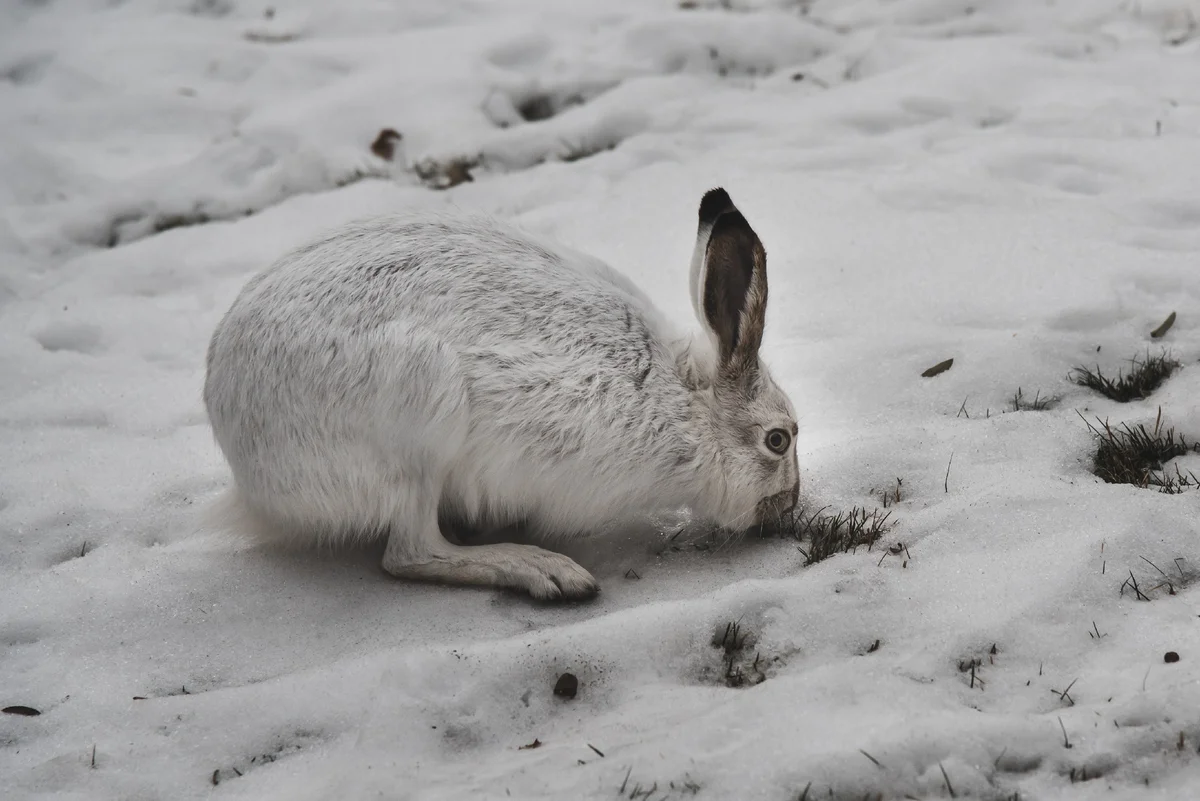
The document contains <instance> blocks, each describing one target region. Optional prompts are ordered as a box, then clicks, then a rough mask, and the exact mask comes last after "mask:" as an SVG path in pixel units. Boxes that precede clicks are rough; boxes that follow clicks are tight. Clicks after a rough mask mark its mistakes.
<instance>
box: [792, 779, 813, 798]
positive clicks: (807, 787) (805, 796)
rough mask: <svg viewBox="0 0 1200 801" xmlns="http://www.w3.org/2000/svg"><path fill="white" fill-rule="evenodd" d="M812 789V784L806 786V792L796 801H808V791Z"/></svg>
mask: <svg viewBox="0 0 1200 801" xmlns="http://www.w3.org/2000/svg"><path fill="white" fill-rule="evenodd" d="M811 789H812V782H809V783H808V784H806V785H804V792H802V793H801V794H800V797H799V798H797V799H796V801H808V791H809V790H811Z"/></svg>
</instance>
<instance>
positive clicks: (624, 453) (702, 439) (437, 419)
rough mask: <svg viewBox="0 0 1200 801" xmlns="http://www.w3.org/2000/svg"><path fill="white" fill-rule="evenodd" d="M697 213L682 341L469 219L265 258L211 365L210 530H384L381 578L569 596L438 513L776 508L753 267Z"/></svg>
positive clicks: (217, 339) (528, 564)
mask: <svg viewBox="0 0 1200 801" xmlns="http://www.w3.org/2000/svg"><path fill="white" fill-rule="evenodd" d="M717 193H719V194H717ZM718 201H719V202H718ZM705 204H707V205H702V208H701V222H700V231H699V236H698V241H697V245H696V253H695V255H694V256H693V263H692V292H693V302H694V306H695V308H696V310H697V314H698V316H699V318H700V322H701V324H702V327H703V329H704V331H705V336H702V337H699V338H696V339H693V338H690V337H679V336H677V335H676V334H674V333H673V332H671V331H670V330H669V328H668V326H667V324H666V322H665V321H664V320H663V318H662V316H661V315H660V314H659V312H658V311H657V310H656V309H655V308H654V307H653V305H652V304H651V303H650V301H649V300H648V299H647V298H646V297H645V295H643V294H642V293H641V292H640V291H639V290H638V289H637V288H636V287H635V286H634V285H633V284H632V283H631V282H630V281H629V280H628V279H627V278H625V277H624V276H622V275H621V274H620V273H618V272H616V271H615V270H613V269H611V268H610V267H608V266H607V265H605V264H604V263H602V262H600V261H598V260H596V259H594V258H591V257H589V256H585V255H581V254H578V253H575V252H572V251H570V250H568V249H566V248H564V247H562V246H560V245H555V244H551V243H547V242H543V241H540V240H539V239H537V238H535V237H533V236H531V235H529V234H527V233H524V232H522V231H520V230H518V229H515V228H513V227H510V226H508V225H505V224H503V223H500V222H498V221H495V220H492V219H489V218H486V217H481V216H472V215H446V214H429V213H423V214H415V215H406V216H393V217H384V218H379V219H372V220H366V221H363V222H359V223H355V224H352V225H349V226H346V227H344V228H342V229H340V230H338V231H336V232H335V233H332V234H330V235H328V236H325V237H324V238H322V239H319V240H318V241H316V242H313V243H312V244H309V245H307V246H305V247H302V248H299V249H297V250H295V251H293V252H292V253H290V254H288V255H286V256H284V257H283V258H282V259H280V260H279V261H278V262H276V263H275V264H274V265H272V266H271V267H269V268H268V269H267V270H266V271H264V272H263V273H261V274H259V275H258V276H256V277H255V278H253V279H252V280H251V281H250V282H249V283H248V284H247V285H246V287H245V288H244V289H243V290H242V292H241V294H240V295H239V296H238V298H237V300H236V301H235V302H234V304H233V306H232V308H231V309H230V310H229V312H228V313H227V314H226V315H225V317H224V319H223V320H222V321H221V323H220V324H219V325H218V327H217V330H216V332H215V333H214V335H213V338H212V342H211V344H210V346H209V351H208V375H207V381H206V384H205V389H204V400H205V404H206V405H207V408H208V414H209V418H210V420H211V421H212V426H213V431H214V433H215V435H216V439H217V442H218V443H219V445H220V447H221V450H222V451H223V452H224V454H225V456H226V458H227V459H228V461H229V464H230V466H231V467H232V470H233V477H234V483H235V489H234V490H232V492H231V493H230V495H229V497H228V499H227V502H226V510H227V511H228V512H230V513H232V516H231V518H230V523H231V525H233V526H235V527H240V528H242V529H244V530H246V531H248V532H255V533H258V534H260V535H263V534H265V533H269V534H270V536H274V537H277V538H282V539H285V540H288V541H293V542H296V541H300V542H303V541H314V542H315V541H320V540H322V539H330V538H347V537H358V538H366V537H387V539H388V543H387V549H386V551H385V554H384V565H383V566H384V568H385V569H386V570H387V571H388V572H390V573H392V574H394V575H397V576H401V577H406V578H412V579H419V580H433V581H443V582H448V583H457V584H478V585H490V586H506V587H513V588H518V589H523V590H526V591H528V592H529V593H531V594H532V595H534V596H535V597H540V598H557V597H566V598H575V597H583V596H587V595H589V594H592V593H594V592H595V591H596V589H597V587H596V583H595V580H594V579H593V578H592V577H591V575H589V574H588V573H587V571H585V570H584V569H583V568H581V567H579V566H578V565H577V564H575V563H574V562H573V561H571V560H570V559H568V558H567V557H565V556H563V555H561V554H557V553H553V552H550V551H547V550H544V549H541V548H537V547H534V546H531V545H522V544H514V543H499V544H492V545H476V546H462V545H457V544H453V543H451V542H450V541H448V540H447V539H446V537H444V536H443V533H442V532H441V530H440V529H439V524H438V518H439V512H440V513H441V516H442V517H443V519H446V518H453V519H457V520H461V521H463V522H464V523H465V524H467V525H471V526H477V527H480V526H489V525H504V524H508V523H512V522H515V521H524V522H526V523H528V524H530V525H532V526H534V527H536V528H537V529H539V530H541V531H542V532H545V533H548V534H553V535H560V536H571V535H573V534H578V533H581V532H585V531H588V530H593V529H595V528H597V527H598V526H601V525H605V524H611V523H614V522H620V521H623V520H632V519H636V518H638V517H643V516H645V515H647V514H649V513H653V512H655V511H661V510H669V509H675V508H679V507H681V506H687V507H690V508H691V509H692V510H693V511H694V513H695V514H696V515H698V516H701V517H704V518H707V519H711V520H713V521H715V522H716V523H718V524H720V525H723V526H727V527H730V528H735V529H740V528H746V527H748V526H750V525H752V524H754V523H756V522H757V521H758V520H759V519H760V518H762V517H763V516H764V515H767V514H777V513H778V512H780V511H782V510H784V509H787V508H790V507H791V506H792V505H794V504H795V502H796V494H797V492H798V472H797V465H796V455H795V445H794V443H793V442H792V439H793V435H794V433H795V422H794V414H793V411H792V408H791V404H790V403H789V401H788V399H787V397H786V396H785V395H784V394H783V393H782V392H781V391H780V390H779V389H778V387H776V385H775V384H774V382H773V381H772V380H771V378H770V376H769V374H768V372H767V370H766V368H765V367H763V366H762V364H761V363H760V361H759V358H758V345H759V342H760V341H761V337H762V325H763V320H764V312H765V306H766V256H765V253H763V251H762V246H761V244H759V243H758V239H757V237H756V236H754V233H753V231H752V230H751V229H750V227H749V225H748V224H747V223H746V222H745V220H744V218H742V216H741V215H740V214H739V213H738V212H737V210H736V209H735V208H734V207H733V204H732V202H731V201H728V196H727V195H725V193H724V192H723V191H722V190H713V191H712V192H710V193H708V195H706V196H705ZM714 215H715V219H714ZM706 217H707V218H708V219H706ZM706 291H707V293H708V294H707V296H705V292H706ZM730 292H732V293H733V294H732V295H731V294H730ZM721 315H724V319H710V318H712V317H714V316H717V317H720V316H721ZM772 431H774V432H775V438H774V439H773V440H772V442H773V443H774V444H775V445H776V446H777V449H778V447H779V446H780V444H781V443H783V442H784V440H783V439H781V438H780V437H779V432H780V431H782V432H786V435H787V436H786V447H785V448H783V452H782V453H775V452H773V451H772V450H771V449H770V448H769V447H768V446H767V444H766V437H767V434H768V432H772Z"/></svg>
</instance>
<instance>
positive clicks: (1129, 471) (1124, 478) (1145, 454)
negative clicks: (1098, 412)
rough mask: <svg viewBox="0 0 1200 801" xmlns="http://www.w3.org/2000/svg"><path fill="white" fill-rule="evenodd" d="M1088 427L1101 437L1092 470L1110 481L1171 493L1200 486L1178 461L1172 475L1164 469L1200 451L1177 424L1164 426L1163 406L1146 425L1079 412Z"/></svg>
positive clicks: (1193, 475)
mask: <svg viewBox="0 0 1200 801" xmlns="http://www.w3.org/2000/svg"><path fill="white" fill-rule="evenodd" d="M1079 417H1080V419H1082V420H1083V422H1084V424H1085V425H1087V427H1088V430H1089V431H1091V432H1092V434H1094V435H1095V436H1096V437H1097V438H1098V439H1099V440H1100V445H1099V447H1098V448H1097V449H1096V456H1095V465H1094V467H1093V469H1092V472H1093V473H1095V474H1096V475H1097V476H1099V477H1100V478H1101V479H1102V480H1103V481H1104V482H1105V483H1108V484H1132V485H1133V486H1135V487H1141V488H1143V489H1150V488H1154V489H1157V490H1158V491H1159V492H1165V493H1166V494H1168V495H1178V494H1179V493H1181V492H1183V491H1184V490H1186V489H1194V488H1196V487H1200V480H1197V478H1196V475H1195V474H1194V473H1192V472H1191V471H1188V472H1187V473H1184V472H1183V471H1181V470H1180V469H1179V466H1178V465H1175V472H1174V475H1172V474H1171V473H1170V472H1168V471H1167V470H1165V469H1164V466H1165V464H1166V463H1167V462H1169V461H1170V460H1171V459H1175V458H1177V457H1180V456H1184V455H1185V454H1188V453H1193V452H1200V447H1198V446H1197V445H1195V444H1189V443H1188V442H1187V440H1186V439H1184V437H1183V436H1182V435H1177V434H1176V433H1175V429H1174V428H1164V427H1163V420H1162V408H1161V407H1160V408H1159V410H1158V416H1157V417H1156V418H1155V419H1154V425H1153V426H1152V427H1150V428H1147V427H1146V425H1145V424H1144V423H1138V424H1137V425H1133V426H1131V425H1129V423H1122V424H1121V425H1120V426H1118V427H1116V428H1114V427H1113V426H1111V425H1110V424H1109V422H1108V421H1107V420H1104V421H1101V420H1100V419H1099V418H1096V425H1093V424H1092V423H1090V422H1089V421H1088V420H1087V419H1086V418H1084V416H1083V415H1082V414H1080V415H1079Z"/></svg>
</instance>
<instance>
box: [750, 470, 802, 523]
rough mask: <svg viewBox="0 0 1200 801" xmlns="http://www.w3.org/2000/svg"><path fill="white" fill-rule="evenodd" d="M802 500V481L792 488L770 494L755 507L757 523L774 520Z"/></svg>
mask: <svg viewBox="0 0 1200 801" xmlns="http://www.w3.org/2000/svg"><path fill="white" fill-rule="evenodd" d="M799 500H800V482H798V481H797V482H796V486H794V487H792V488H791V489H785V490H784V491H783V492H777V493H775V494H774V495H768V496H767V497H765V498H763V499H762V500H761V501H759V502H758V506H756V507H755V509H754V517H755V524H761V523H767V522H773V521H775V520H778V519H779V518H781V517H783V516H784V515H785V514H787V513H788V512H790V511H792V510H793V509H795V508H796V504H797V502H799Z"/></svg>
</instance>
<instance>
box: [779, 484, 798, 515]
mask: <svg viewBox="0 0 1200 801" xmlns="http://www.w3.org/2000/svg"><path fill="white" fill-rule="evenodd" d="M799 503H800V479H796V486H794V487H792V504H791V506H789V507H788V508H786V509H784V510H783V511H784V512H790V511H792V510H793V509H795V508H796V505H797V504H799Z"/></svg>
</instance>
